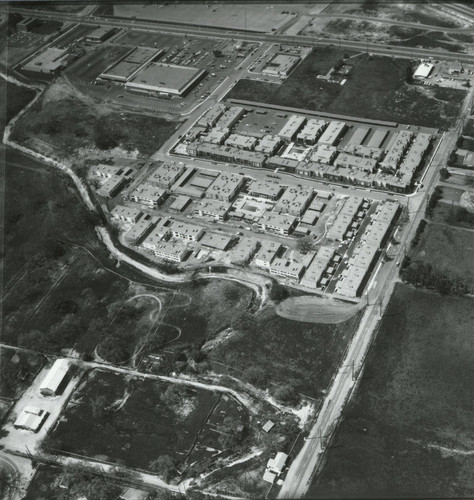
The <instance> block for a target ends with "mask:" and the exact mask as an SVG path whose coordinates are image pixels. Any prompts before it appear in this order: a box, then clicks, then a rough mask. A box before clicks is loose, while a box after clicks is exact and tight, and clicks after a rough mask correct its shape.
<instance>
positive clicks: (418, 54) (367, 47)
mask: <svg viewBox="0 0 474 500" xmlns="http://www.w3.org/2000/svg"><path fill="white" fill-rule="evenodd" d="M2 10H4V8H3V9H2ZM8 11H9V12H16V13H19V14H23V15H27V16H31V10H29V9H22V8H20V7H16V6H12V5H9V6H8ZM35 17H37V18H39V19H49V20H55V21H56V20H57V21H63V22H80V23H82V24H93V25H98V24H100V25H102V26H114V27H117V28H128V29H139V30H146V31H151V32H155V31H156V32H169V33H178V34H188V35H195V36H205V37H218V38H230V39H234V38H242V39H245V40H247V41H255V42H271V43H288V44H299V45H306V46H323V47H324V46H328V45H337V46H338V47H339V48H341V49H349V50H359V51H364V52H371V53H373V54H379V55H389V56H394V57H401V58H410V59H412V58H430V57H431V58H434V59H443V60H446V61H460V62H463V63H467V64H474V54H461V53H454V52H447V51H444V50H430V49H419V48H413V47H400V46H398V45H384V44H381V43H378V42H377V43H374V42H369V41H366V42H361V41H355V40H340V39H338V38H317V37H313V36H301V35H298V36H293V35H281V34H276V35H272V34H268V33H249V32H245V31H242V30H237V29H234V30H230V29H228V30H224V29H218V28H207V27H206V28H205V27H195V26H183V25H174V24H171V23H164V22H158V21H143V20H137V21H135V20H130V19H118V18H105V17H90V18H83V17H81V16H79V15H77V14H65V13H60V12H46V11H35Z"/></svg>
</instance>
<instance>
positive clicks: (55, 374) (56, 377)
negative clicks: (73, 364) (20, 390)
mask: <svg viewBox="0 0 474 500" xmlns="http://www.w3.org/2000/svg"><path fill="white" fill-rule="evenodd" d="M68 372H69V361H68V360H67V359H57V360H56V361H55V362H54V364H53V366H52V367H51V369H50V370H49V372H48V373H47V375H46V377H45V378H44V380H43V381H42V382H41V384H40V386H39V391H40V393H41V394H42V395H43V396H57V395H58V394H61V392H62V390H63V388H64V385H65V383H66V380H67V379H66V376H67V374H68Z"/></svg>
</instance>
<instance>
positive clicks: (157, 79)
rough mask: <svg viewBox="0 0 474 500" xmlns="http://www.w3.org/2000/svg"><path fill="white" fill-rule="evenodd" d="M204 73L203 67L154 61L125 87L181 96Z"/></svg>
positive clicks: (140, 91)
mask: <svg viewBox="0 0 474 500" xmlns="http://www.w3.org/2000/svg"><path fill="white" fill-rule="evenodd" d="M205 75H206V71H205V70H203V69H199V68H191V67H188V66H177V65H175V64H164V63H157V62H155V63H151V64H149V65H148V66H147V67H146V68H145V69H143V70H142V71H140V72H139V73H138V74H137V75H135V76H134V77H133V78H132V79H131V80H129V81H127V82H126V83H125V87H126V88H127V89H128V90H130V91H133V92H139V93H144V94H147V95H152V96H153V95H160V94H168V95H172V96H178V97H183V96H185V95H186V94H187V93H188V92H189V91H190V90H191V89H192V88H193V87H194V86H195V85H196V84H197V83H198V82H199V80H201V79H202V78H204V76H205Z"/></svg>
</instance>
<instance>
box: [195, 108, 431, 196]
mask: <svg viewBox="0 0 474 500" xmlns="http://www.w3.org/2000/svg"><path fill="white" fill-rule="evenodd" d="M249 113H253V115H252V116H255V117H256V118H255V119H254V122H255V126H251V127H250V128H248V127H249V126H250V125H251V124H249V123H247V124H246V126H245V127H242V126H241V125H240V123H244V122H245V120H246V117H247V115H248V114H249ZM267 113H268V110H259V109H257V110H253V109H251V110H249V109H247V108H245V107H243V106H238V105H231V106H226V105H224V104H222V103H219V104H216V105H215V106H214V107H213V108H211V109H209V110H208V111H207V112H206V113H205V114H204V115H203V116H202V117H201V118H200V119H199V120H198V122H197V123H196V125H195V126H194V127H193V128H192V129H191V131H190V132H189V133H188V136H187V137H186V139H185V140H186V141H187V143H186V152H187V154H189V155H191V156H195V157H200V158H204V159H208V160H215V161H220V162H225V163H237V164H242V165H247V166H251V167H255V168H262V167H264V168H271V169H275V168H278V169H282V170H285V171H287V172H291V173H295V174H297V175H301V176H305V177H315V178H322V179H328V180H331V181H335V182H343V183H348V184H356V185H361V186H364V187H378V188H383V189H390V190H394V191H397V192H406V191H408V190H409V189H410V188H411V187H412V185H413V181H414V177H415V174H416V173H417V171H418V170H419V169H420V167H421V166H422V164H423V160H424V158H425V156H426V154H427V152H428V151H429V148H430V144H431V142H432V136H431V134H427V133H418V134H415V133H413V132H411V131H409V130H395V131H393V130H390V129H388V128H379V127H377V128H375V129H373V128H371V127H369V126H367V125H361V126H357V125H353V126H349V125H348V124H347V123H346V122H343V121H340V120H330V121H328V120H323V119H319V118H308V117H306V116H304V115H299V114H289V115H286V114H284V113H276V115H274V116H276V117H277V118H278V120H280V122H281V123H282V125H281V126H280V127H279V128H277V129H275V127H273V128H272V127H270V126H266V125H265V120H267V121H268V122H271V120H272V116H273V115H270V114H269V115H267ZM259 115H260V118H259V117H258V116H259ZM262 117H263V118H262ZM282 117H285V120H283V121H282ZM258 124H261V127H263V128H260V129H258V128H257V127H258ZM394 125H395V124H394Z"/></svg>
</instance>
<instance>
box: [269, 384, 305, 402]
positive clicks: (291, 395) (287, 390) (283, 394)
mask: <svg viewBox="0 0 474 500" xmlns="http://www.w3.org/2000/svg"><path fill="white" fill-rule="evenodd" d="M274 396H275V398H276V400H277V401H279V402H280V403H283V404H288V405H292V406H296V405H297V404H298V403H299V402H300V396H299V394H298V393H297V391H296V387H295V385H294V384H290V383H289V384H284V385H282V386H280V387H278V389H276V390H275V392H274Z"/></svg>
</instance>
